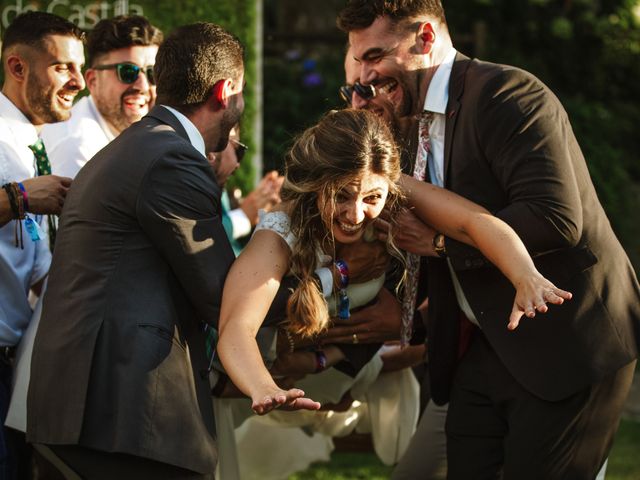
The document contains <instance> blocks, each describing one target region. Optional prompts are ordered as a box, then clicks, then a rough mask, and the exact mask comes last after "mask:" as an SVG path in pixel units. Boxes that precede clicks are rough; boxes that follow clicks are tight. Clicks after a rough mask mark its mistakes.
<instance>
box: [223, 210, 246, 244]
mask: <svg viewBox="0 0 640 480" xmlns="http://www.w3.org/2000/svg"><path fill="white" fill-rule="evenodd" d="M228 213H229V218H230V219H231V225H233V239H234V240H236V239H238V238H242V237H246V236H247V235H249V234H250V233H251V220H249V217H247V215H246V214H245V213H244V212H243V211H242V209H241V208H236V209H234V210H231V211H230V212H228Z"/></svg>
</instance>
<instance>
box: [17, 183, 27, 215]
mask: <svg viewBox="0 0 640 480" xmlns="http://www.w3.org/2000/svg"><path fill="white" fill-rule="evenodd" d="M18 187H20V193H21V194H22V202H23V204H24V211H25V212H28V211H29V197H27V190H26V189H25V188H24V185H23V184H22V182H18Z"/></svg>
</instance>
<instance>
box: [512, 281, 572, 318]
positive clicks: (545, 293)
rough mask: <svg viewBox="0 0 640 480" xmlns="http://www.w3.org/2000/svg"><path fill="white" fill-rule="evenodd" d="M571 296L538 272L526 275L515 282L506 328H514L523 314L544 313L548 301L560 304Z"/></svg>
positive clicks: (533, 315) (529, 315)
mask: <svg viewBox="0 0 640 480" xmlns="http://www.w3.org/2000/svg"><path fill="white" fill-rule="evenodd" d="M572 296H573V295H572V294H571V292H567V291H566V290H562V289H560V288H558V287H556V286H555V285H554V284H553V283H551V282H550V281H549V280H547V279H546V278H544V277H543V276H542V275H540V274H539V273H538V272H536V273H535V274H532V275H528V276H526V277H525V278H524V279H523V280H522V281H520V282H518V283H517V291H516V298H515V300H514V301H513V310H511V315H510V316H509V325H508V326H507V328H508V329H509V330H515V329H516V328H518V325H519V324H520V319H521V318H522V316H523V315H525V316H527V317H528V318H533V317H535V316H536V312H540V313H545V312H546V311H547V310H549V307H548V306H547V304H548V303H551V304H553V305H562V303H564V301H565V300H571V297H572Z"/></svg>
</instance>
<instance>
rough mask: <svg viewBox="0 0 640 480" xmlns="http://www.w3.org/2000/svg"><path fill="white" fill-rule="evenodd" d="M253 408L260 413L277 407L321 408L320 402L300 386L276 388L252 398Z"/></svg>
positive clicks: (285, 408) (292, 408)
mask: <svg viewBox="0 0 640 480" xmlns="http://www.w3.org/2000/svg"><path fill="white" fill-rule="evenodd" d="M251 400H252V403H251V408H252V409H253V411H254V412H256V413H257V414H258V415H264V414H266V413H269V412H270V411H271V410H273V409H275V408H279V409H281V410H319V409H320V403H319V402H315V401H313V400H311V399H310V398H306V397H305V396H304V392H303V391H302V390H300V389H299V388H292V389H290V390H281V389H279V388H278V389H274V390H273V391H272V392H270V393H268V394H266V395H260V396H258V398H252V399H251Z"/></svg>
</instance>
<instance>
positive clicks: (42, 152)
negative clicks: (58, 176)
mask: <svg viewBox="0 0 640 480" xmlns="http://www.w3.org/2000/svg"><path fill="white" fill-rule="evenodd" d="M29 148H30V149H31V151H32V152H33V156H34V157H35V159H36V168H37V170H38V176H41V175H51V162H50V161H49V157H47V150H46V149H45V148H44V143H43V142H42V139H41V138H38V141H37V142H36V143H34V144H33V145H29ZM47 220H48V221H49V248H51V251H52V252H53V244H54V243H55V241H56V232H57V230H58V227H57V224H58V219H57V217H56V216H55V215H49V216H48V218H47Z"/></svg>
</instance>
